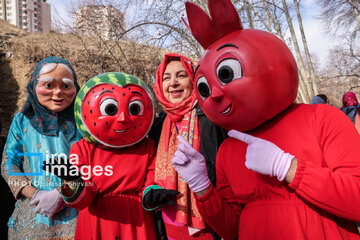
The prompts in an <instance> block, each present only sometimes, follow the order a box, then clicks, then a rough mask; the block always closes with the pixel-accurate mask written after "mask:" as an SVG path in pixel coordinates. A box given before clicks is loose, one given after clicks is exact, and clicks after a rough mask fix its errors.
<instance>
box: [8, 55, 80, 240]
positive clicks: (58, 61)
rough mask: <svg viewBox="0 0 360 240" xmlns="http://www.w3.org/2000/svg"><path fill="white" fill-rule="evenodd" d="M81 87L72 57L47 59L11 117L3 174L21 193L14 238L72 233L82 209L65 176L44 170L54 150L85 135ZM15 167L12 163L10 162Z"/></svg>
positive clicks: (14, 217) (11, 233) (66, 149)
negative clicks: (77, 101) (78, 108)
mask: <svg viewBox="0 0 360 240" xmlns="http://www.w3.org/2000/svg"><path fill="white" fill-rule="evenodd" d="M78 90H79V86H78V84H77V79H76V74H75V72H74V70H73V68H72V67H71V65H70V63H69V62H67V61H66V60H64V59H62V58H59V57H55V56H52V57H47V58H45V59H43V60H41V61H40V62H39V63H38V65H37V67H36V69H35V71H34V73H33V74H32V76H31V78H30V81H29V83H28V85H27V91H28V94H29V96H28V98H27V100H26V103H25V106H24V108H23V110H22V111H21V112H19V113H17V114H16V115H15V116H14V118H13V120H12V123H11V126H10V129H9V135H8V137H7V142H6V145H5V150H4V153H3V159H2V164H1V174H2V176H3V178H4V179H5V181H7V183H8V185H9V187H10V189H11V191H12V193H13V195H14V197H15V199H16V204H15V209H14V212H13V214H12V216H11V217H10V219H9V221H8V227H9V229H8V237H9V239H45V238H46V239H50V238H56V239H70V238H73V237H74V235H75V227H76V219H77V216H78V211H77V210H75V209H73V208H69V207H66V206H65V205H64V201H63V198H62V196H61V194H60V193H59V191H58V189H57V188H58V187H60V184H61V180H60V178H58V177H56V176H54V175H48V174H46V172H45V171H43V170H42V168H41V166H42V160H49V161H50V160H51V158H52V156H53V154H57V155H58V154H62V155H64V156H68V154H69V151H70V146H71V145H72V144H73V143H75V142H76V141H78V140H79V139H80V138H81V135H80V134H79V133H78V131H77V129H76V126H75V119H74V98H75V95H76V93H77V91H78ZM9 167H10V168H11V169H10V168H9Z"/></svg>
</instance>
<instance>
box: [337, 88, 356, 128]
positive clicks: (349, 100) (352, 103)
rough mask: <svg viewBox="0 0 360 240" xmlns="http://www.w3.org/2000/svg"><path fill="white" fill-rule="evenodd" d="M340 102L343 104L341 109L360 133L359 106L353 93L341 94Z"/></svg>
mask: <svg viewBox="0 0 360 240" xmlns="http://www.w3.org/2000/svg"><path fill="white" fill-rule="evenodd" d="M342 102H343V106H342V107H341V111H343V112H344V113H345V114H346V115H347V116H348V117H349V118H350V119H351V121H352V122H353V123H354V125H355V127H356V130H357V131H358V132H359V133H360V116H359V110H360V106H359V102H358V100H357V98H356V95H355V93H353V92H347V93H345V94H344V95H343V98H342Z"/></svg>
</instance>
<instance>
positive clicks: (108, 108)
mask: <svg viewBox="0 0 360 240" xmlns="http://www.w3.org/2000/svg"><path fill="white" fill-rule="evenodd" d="M117 112H118V103H117V102H116V101H115V99H113V98H107V99H105V100H104V101H103V102H102V103H101V104H100V113H101V115H103V116H114V115H116V114H117Z"/></svg>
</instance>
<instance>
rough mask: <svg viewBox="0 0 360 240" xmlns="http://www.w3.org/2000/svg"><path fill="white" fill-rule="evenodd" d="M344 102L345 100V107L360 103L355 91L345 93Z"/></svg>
mask: <svg viewBox="0 0 360 240" xmlns="http://www.w3.org/2000/svg"><path fill="white" fill-rule="evenodd" d="M342 102H343V107H348V106H357V105H358V104H359V103H358V100H357V98H356V95H355V93H353V92H347V93H345V94H344V96H343V98H342Z"/></svg>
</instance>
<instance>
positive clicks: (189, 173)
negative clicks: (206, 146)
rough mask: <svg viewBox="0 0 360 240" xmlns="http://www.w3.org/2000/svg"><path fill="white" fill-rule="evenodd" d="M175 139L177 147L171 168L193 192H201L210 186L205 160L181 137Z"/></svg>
mask: <svg viewBox="0 0 360 240" xmlns="http://www.w3.org/2000/svg"><path fill="white" fill-rule="evenodd" d="M177 139H178V141H179V145H178V149H177V150H176V152H175V154H174V158H173V159H172V163H173V166H174V168H175V170H176V171H177V172H178V174H179V175H180V176H181V177H182V179H184V180H185V181H186V182H187V184H188V185H189V188H190V189H191V190H192V191H193V192H195V193H196V192H201V191H202V190H205V189H206V188H208V187H209V186H210V180H209V177H208V174H207V168H206V163H205V158H204V156H203V155H202V154H201V153H199V152H198V151H196V150H195V149H194V148H193V147H192V146H191V145H190V143H188V142H187V141H186V140H185V139H184V138H183V137H181V136H177Z"/></svg>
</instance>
